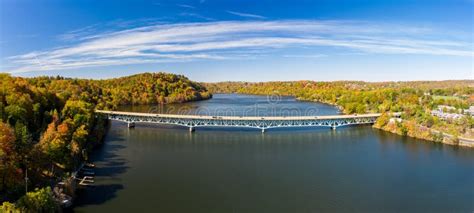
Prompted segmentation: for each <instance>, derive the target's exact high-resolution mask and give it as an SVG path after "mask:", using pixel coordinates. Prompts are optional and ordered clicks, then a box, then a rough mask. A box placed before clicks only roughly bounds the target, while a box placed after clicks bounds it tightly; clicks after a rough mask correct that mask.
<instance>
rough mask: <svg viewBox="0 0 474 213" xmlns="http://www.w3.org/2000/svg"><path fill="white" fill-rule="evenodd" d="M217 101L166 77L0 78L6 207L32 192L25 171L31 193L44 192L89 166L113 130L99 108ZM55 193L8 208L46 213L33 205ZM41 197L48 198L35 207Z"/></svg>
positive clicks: (0, 167) (0, 181) (0, 156)
mask: <svg viewBox="0 0 474 213" xmlns="http://www.w3.org/2000/svg"><path fill="white" fill-rule="evenodd" d="M210 97H211V94H210V93H209V92H208V91H207V90H206V88H205V87H203V86H202V85H201V84H198V83H195V82H192V81H190V80H189V79H187V78H186V77H184V76H181V75H173V74H167V73H145V74H140V75H134V76H129V77H123V78H116V79H110V80H86V79H71V78H63V77H36V78H20V77H12V76H10V75H8V74H0V163H1V164H0V196H1V197H0V199H1V200H0V201H10V202H14V201H16V200H18V199H19V198H20V197H21V196H23V195H24V194H25V175H26V172H28V188H30V189H34V188H43V187H45V186H50V185H51V184H53V183H54V182H56V181H57V180H58V179H61V178H63V177H66V176H67V175H69V173H70V172H72V171H74V170H75V168H76V167H77V166H78V165H79V164H80V163H81V162H83V161H84V160H87V153H88V152H89V151H90V150H91V149H92V148H93V147H95V146H96V145H98V144H100V143H101V141H102V139H103V137H104V135H105V129H106V120H105V119H104V118H103V117H101V116H100V115H98V114H95V113H94V110H95V109H112V110H113V109H115V108H116V107H118V106H119V105H127V104H166V103H176V102H186V101H193V100H201V99H207V98H210ZM49 192H50V190H49V191H48V190H46V188H44V189H39V190H38V191H37V192H32V193H31V194H28V195H25V196H26V197H25V196H24V197H23V198H22V199H19V200H18V202H17V203H16V204H12V203H5V204H4V207H3V210H5V208H9V209H12V208H17V210H18V209H19V210H25V211H31V212H36V211H41V209H33V210H32V209H31V208H43V207H41V205H39V206H37V207H31V205H32V204H31V203H33V204H34V203H36V204H38V203H42V202H45V203H50V202H49V201H48V200H45V199H49V198H48V197H49V195H51V194H52V193H49ZM35 193H36V194H35ZM38 193H39V194H38ZM40 195H41V196H40ZM28 196H30V197H28ZM38 197H39V198H41V199H42V200H41V201H35V200H34V199H36V198H38ZM31 199H33V201H31V202H30V204H28V202H26V201H28V200H31ZM47 208H50V207H47ZM1 209H2V208H0V210H1Z"/></svg>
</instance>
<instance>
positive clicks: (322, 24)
mask: <svg viewBox="0 0 474 213" xmlns="http://www.w3.org/2000/svg"><path fill="white" fill-rule="evenodd" d="M83 32H89V29H88V28H86V29H81V30H78V31H76V32H74V31H73V32H71V34H73V36H70V37H68V39H71V40H72V41H73V43H74V44H71V45H69V46H66V47H56V48H53V49H50V50H46V51H33V52H30V53H25V54H22V55H16V56H12V57H9V58H7V61H8V63H9V64H8V65H9V66H13V67H14V68H12V69H11V70H10V72H30V71H41V70H59V69H78V68H84V67H98V66H114V65H124V64H143V63H164V62H182V61H192V60H224V59H232V58H241V57H249V58H252V56H253V55H255V54H258V53H255V52H258V51H268V50H274V49H284V48H305V49H308V48H309V49H311V48H320V47H326V48H328V49H330V50H331V51H334V52H336V53H340V52H347V51H348V50H350V51H351V52H354V51H356V52H361V53H377V54H424V55H443V56H462V57H466V56H467V57H472V56H473V52H472V43H470V41H462V40H449V39H433V38H440V37H442V38H445V37H446V36H444V37H443V34H442V33H438V32H436V31H435V30H432V29H427V28H416V27H410V26H389V25H377V24H373V23H367V22H354V21H311V20H297V21H295V20H287V21H217V22H205V23H184V24H154V25H148V26H141V27H131V28H128V29H124V30H118V31H111V32H104V33H96V34H93V35H91V34H90V33H83ZM446 38H447V37H446ZM237 52H238V53H237ZM318 52H319V51H318ZM325 55H326V54H325ZM296 56H298V57H300V58H304V57H306V58H311V57H312V58H315V56H316V55H312V56H311V55H306V56H305V55H304V54H294V55H288V54H286V56H285V55H283V57H296ZM318 57H320V56H318Z"/></svg>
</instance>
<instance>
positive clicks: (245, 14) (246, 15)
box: [226, 10, 267, 19]
mask: <svg viewBox="0 0 474 213" xmlns="http://www.w3.org/2000/svg"><path fill="white" fill-rule="evenodd" d="M226 12H227V13H230V14H232V15H236V16H240V17H245V18H254V19H266V18H267V17H265V16H260V15H255V14H250V13H240V12H235V11H230V10H228V11H226Z"/></svg>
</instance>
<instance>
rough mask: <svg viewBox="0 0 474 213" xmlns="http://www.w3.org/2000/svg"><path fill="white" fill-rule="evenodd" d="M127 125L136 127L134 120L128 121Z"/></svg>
mask: <svg viewBox="0 0 474 213" xmlns="http://www.w3.org/2000/svg"><path fill="white" fill-rule="evenodd" d="M127 127H128V128H133V127H135V123H133V122H128V123H127Z"/></svg>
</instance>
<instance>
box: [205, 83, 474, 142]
mask: <svg viewBox="0 0 474 213" xmlns="http://www.w3.org/2000/svg"><path fill="white" fill-rule="evenodd" d="M204 85H205V86H206V88H208V89H209V91H211V92H213V93H244V94H256V95H275V94H279V95H291V96H295V97H296V98H297V99H299V100H305V101H317V102H323V103H328V104H332V105H337V106H339V107H341V108H342V110H343V111H344V113H346V114H353V113H368V112H377V113H390V112H403V115H402V119H403V120H402V121H401V122H399V123H396V125H393V124H391V125H388V124H389V121H388V120H387V121H385V120H382V119H385V117H382V118H380V121H379V122H378V123H377V124H378V127H379V128H382V129H384V128H387V130H388V129H390V131H392V132H396V133H399V134H402V135H409V136H413V137H419V138H423V139H428V140H435V139H436V140H438V139H437V138H436V137H438V136H439V135H433V134H428V136H426V135H425V134H419V133H418V132H419V131H420V130H426V131H425V132H429V131H428V129H431V128H432V129H435V130H439V131H442V132H446V133H449V134H452V135H456V136H462V135H464V136H466V135H467V136H469V137H472V136H470V135H472V128H473V125H474V121H473V119H472V117H470V116H464V117H463V118H462V119H458V120H442V119H440V118H438V117H436V116H432V115H431V113H430V111H431V110H432V109H435V108H436V107H437V106H439V105H449V106H454V107H456V108H458V109H467V108H469V106H472V105H473V103H474V81H469V80H464V81H418V82H417V81H414V82H377V83H368V82H361V81H336V82H314V81H292V82H263V83H247V82H220V83H205V84H204ZM437 96H441V97H437ZM443 96H446V98H443ZM419 127H420V128H421V127H423V128H421V129H420V128H419ZM394 128H395V129H394Z"/></svg>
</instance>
